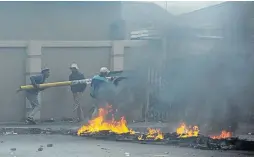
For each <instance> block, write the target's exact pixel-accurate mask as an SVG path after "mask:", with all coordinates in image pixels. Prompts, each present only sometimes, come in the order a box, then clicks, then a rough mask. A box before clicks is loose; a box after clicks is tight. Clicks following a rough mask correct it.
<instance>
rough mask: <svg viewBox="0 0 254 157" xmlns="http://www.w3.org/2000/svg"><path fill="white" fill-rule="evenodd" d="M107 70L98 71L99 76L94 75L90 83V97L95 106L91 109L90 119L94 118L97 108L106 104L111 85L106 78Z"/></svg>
mask: <svg viewBox="0 0 254 157" xmlns="http://www.w3.org/2000/svg"><path fill="white" fill-rule="evenodd" d="M109 72H110V71H109V70H108V68H106V67H102V68H101V69H100V74H99V75H95V76H94V77H93V78H92V81H91V92H90V95H91V97H92V98H93V99H94V100H95V106H94V107H93V111H92V112H93V113H92V117H91V118H93V117H94V116H96V114H97V112H98V107H99V106H104V105H106V104H107V103H108V99H109V97H110V96H109V95H110V89H111V87H112V85H113V84H112V83H111V81H110V80H108V79H107V78H106V77H107V76H108V74H109Z"/></svg>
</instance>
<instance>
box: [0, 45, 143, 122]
mask: <svg viewBox="0 0 254 157" xmlns="http://www.w3.org/2000/svg"><path fill="white" fill-rule="evenodd" d="M144 44H145V42H142V41H0V60H1V62H0V65H1V66H0V72H1V73H2V74H1V75H0V78H1V80H2V81H1V82H0V85H1V87H2V88H1V89H0V90H1V95H0V102H1V103H0V107H1V110H0V122H18V121H22V120H24V118H25V116H26V112H27V111H28V110H29V109H30V104H29V103H28V101H27V100H26V99H25V95H24V92H19V93H16V89H17V88H18V87H19V86H20V85H24V84H30V80H29V77H30V76H31V75H35V74H38V73H40V71H41V68H42V67H44V66H46V67H49V68H50V69H51V76H50V78H49V79H48V80H47V82H56V81H66V80H68V76H69V74H70V70H69V66H70V64H71V63H73V62H76V63H78V65H79V68H80V71H81V72H83V73H84V74H85V76H86V77H91V76H93V75H94V74H96V73H97V72H98V71H99V69H100V67H101V66H107V67H109V68H110V70H123V68H124V52H125V47H128V49H129V50H131V49H132V48H133V47H139V46H143V45H144ZM39 97H40V98H39V100H40V102H41V103H42V109H41V113H39V114H38V115H36V118H37V119H42V120H45V119H49V118H54V119H62V118H71V117H72V116H73V112H72V107H73V102H72V93H71V91H70V88H69V87H57V88H49V89H47V90H45V91H43V92H41V93H40V95H39ZM82 102H83V107H84V109H88V108H89V107H90V106H91V105H92V100H91V98H90V96H89V88H88V89H87V90H86V92H85V93H84V97H83V100H82Z"/></svg>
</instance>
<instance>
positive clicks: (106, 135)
mask: <svg viewBox="0 0 254 157" xmlns="http://www.w3.org/2000/svg"><path fill="white" fill-rule="evenodd" d="M79 136H82V137H88V138H95V139H103V140H112V141H124V142H134V143H140V144H156V145H173V146H179V147H190V148H196V149H203V150H246V151H254V141H249V140H246V139H239V138H238V137H229V138H224V139H213V138H211V137H207V136H203V135H198V136H196V137H184V138H182V137H179V135H178V134H177V133H164V134H163V135H162V137H163V138H157V139H156V136H150V135H149V134H148V133H138V132H136V133H135V134H133V133H123V134H116V133H113V132H110V131H100V132H94V133H82V134H80V135H79Z"/></svg>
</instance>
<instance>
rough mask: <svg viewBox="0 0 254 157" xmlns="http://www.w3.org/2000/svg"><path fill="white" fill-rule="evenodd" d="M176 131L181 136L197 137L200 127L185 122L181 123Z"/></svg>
mask: <svg viewBox="0 0 254 157" xmlns="http://www.w3.org/2000/svg"><path fill="white" fill-rule="evenodd" d="M176 133H177V135H179V137H181V138H186V137H197V136H198V133H199V128H198V126H193V127H192V126H189V127H187V126H186V124H185V123H181V124H180V126H179V127H178V128H177V129H176Z"/></svg>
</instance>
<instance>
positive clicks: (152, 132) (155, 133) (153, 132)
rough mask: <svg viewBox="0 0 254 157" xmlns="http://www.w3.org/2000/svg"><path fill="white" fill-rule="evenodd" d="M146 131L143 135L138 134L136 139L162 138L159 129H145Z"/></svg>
mask: <svg viewBox="0 0 254 157" xmlns="http://www.w3.org/2000/svg"><path fill="white" fill-rule="evenodd" d="M147 131H148V133H147V134H146V135H145V137H144V135H140V136H139V137H138V140H145V139H153V140H162V139H164V136H163V133H162V132H161V131H160V129H151V128H148V129H147Z"/></svg>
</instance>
